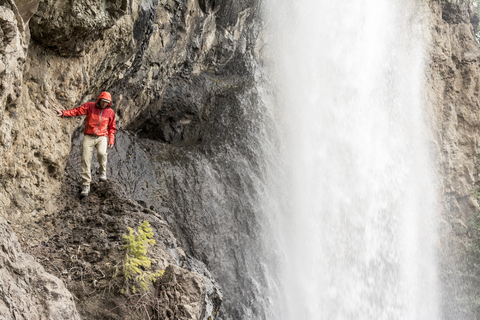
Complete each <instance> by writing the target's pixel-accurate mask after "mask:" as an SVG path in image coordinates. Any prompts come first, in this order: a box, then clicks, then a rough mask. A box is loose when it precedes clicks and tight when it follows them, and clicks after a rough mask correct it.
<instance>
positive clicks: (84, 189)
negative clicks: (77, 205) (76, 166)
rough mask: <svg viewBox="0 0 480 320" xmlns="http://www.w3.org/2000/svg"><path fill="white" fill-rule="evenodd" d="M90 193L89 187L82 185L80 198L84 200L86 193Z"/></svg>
mask: <svg viewBox="0 0 480 320" xmlns="http://www.w3.org/2000/svg"><path fill="white" fill-rule="evenodd" d="M89 192H90V185H89V184H87V185H83V186H82V192H81V193H80V197H82V198H85V197H86V196H88V193H89Z"/></svg>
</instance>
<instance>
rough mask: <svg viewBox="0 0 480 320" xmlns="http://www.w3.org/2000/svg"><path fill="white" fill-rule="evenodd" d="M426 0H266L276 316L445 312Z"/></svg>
mask: <svg viewBox="0 0 480 320" xmlns="http://www.w3.org/2000/svg"><path fill="white" fill-rule="evenodd" d="M425 6H426V4H424V3H423V1H415V0H391V1H377V0H345V1H332V0H297V1H288V0H275V1H274V0H270V1H266V9H265V15H266V21H267V25H268V27H267V29H268V32H267V37H266V38H267V39H268V40H267V43H268V46H269V49H268V50H269V55H268V56H269V57H270V62H271V68H270V78H271V79H273V81H274V83H275V84H274V86H273V87H274V88H275V89H274V90H275V99H274V100H275V102H273V104H274V106H273V108H274V109H275V117H276V119H277V120H276V121H277V122H278V126H279V128H280V131H281V137H282V141H283V152H282V153H283V155H284V157H283V165H284V168H283V169H284V172H283V176H282V177H283V178H281V179H279V180H281V181H282V186H281V189H282V194H283V195H284V196H283V197H282V199H279V201H280V202H281V206H280V207H281V208H282V209H281V210H278V211H275V212H266V215H267V216H268V219H269V227H270V228H271V232H270V233H269V237H271V239H269V241H272V242H275V243H276V247H277V251H276V252H277V254H278V257H279V258H278V260H274V261H275V262H274V264H275V265H273V262H272V263H270V267H271V268H276V270H277V285H276V287H277V295H276V297H275V298H274V300H273V301H274V302H272V310H273V311H272V313H273V314H272V316H271V317H272V318H273V319H275V320H279V319H285V320H294V319H295V320H313V319H325V320H332V319H356V320H358V319H376V320H378V319H389V320H391V319H409V320H411V319H439V308H438V295H439V293H438V288H437V287H438V284H437V282H438V279H437V271H436V250H435V245H436V213H437V212H438V205H437V199H436V185H435V181H434V172H435V171H434V168H433V162H434V161H433V159H432V151H431V148H430V146H429V144H428V139H427V132H428V127H427V124H426V120H425V114H424V100H423V97H422V93H423V86H424V78H425V65H424V64H425V58H426V54H425V48H426V43H425V42H426V41H425V39H424V32H425V30H426V27H425V26H424V25H423V23H424V22H423V21H424V20H425V19H426V18H425V14H424V12H425V11H426V8H425ZM278 174H281V173H278ZM267 264H268V263H267Z"/></svg>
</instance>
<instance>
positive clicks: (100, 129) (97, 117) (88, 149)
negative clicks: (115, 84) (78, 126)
mask: <svg viewBox="0 0 480 320" xmlns="http://www.w3.org/2000/svg"><path fill="white" fill-rule="evenodd" d="M111 105H112V96H111V95H110V93H108V92H102V93H101V94H100V96H99V97H98V99H97V102H87V103H84V104H83V105H81V106H80V107H77V108H75V109H71V110H63V111H62V110H59V109H57V108H55V111H56V112H57V117H62V118H63V117H76V116H82V115H85V114H86V115H87V118H86V119H85V130H84V132H83V134H84V137H83V144H82V191H81V193H80V195H81V197H82V198H83V197H86V196H87V195H88V193H89V192H90V182H91V181H92V173H91V169H90V167H91V164H92V157H93V151H94V149H95V148H97V155H98V163H99V164H100V169H99V173H100V177H99V178H100V181H106V180H107V144H108V148H109V149H111V148H113V144H114V142H115V132H116V131H117V128H116V126H115V113H114V112H113V110H112V109H111V108H110V106H111ZM107 136H108V141H107Z"/></svg>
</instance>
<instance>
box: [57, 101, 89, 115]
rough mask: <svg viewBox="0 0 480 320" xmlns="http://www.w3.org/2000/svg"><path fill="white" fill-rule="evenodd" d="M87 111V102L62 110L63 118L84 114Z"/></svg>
mask: <svg viewBox="0 0 480 320" xmlns="http://www.w3.org/2000/svg"><path fill="white" fill-rule="evenodd" d="M87 113H88V106H87V105H86V103H84V104H82V105H81V106H80V107H77V108H74V109H70V110H63V111H62V118H63V117H76V116H83V115H85V114H87Z"/></svg>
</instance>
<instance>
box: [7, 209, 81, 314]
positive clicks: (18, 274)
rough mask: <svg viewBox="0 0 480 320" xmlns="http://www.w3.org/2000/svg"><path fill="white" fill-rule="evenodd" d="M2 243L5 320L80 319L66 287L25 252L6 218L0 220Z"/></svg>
mask: <svg viewBox="0 0 480 320" xmlns="http://www.w3.org/2000/svg"><path fill="white" fill-rule="evenodd" d="M0 242H1V244H0V317H1V318H2V319H6V320H10V319H12V320H13V319H17V320H20V319H22V320H23V319H25V320H36V319H55V320H60V319H65V320H66V319H72V320H74V319H78V320H79V319H80V316H79V314H78V312H77V310H76V307H75V302H74V301H73V297H72V295H71V293H70V292H69V291H68V290H67V288H66V287H65V285H64V283H63V282H62V281H61V280H60V279H59V278H57V277H55V276H53V275H51V274H50V273H47V272H46V271H45V269H44V268H43V267H42V265H41V264H40V263H38V262H37V261H35V259H34V258H33V257H32V256H31V255H29V254H26V253H25V252H23V250H22V248H21V246H20V243H19V242H18V240H17V237H16V236H15V234H14V232H13V230H12V228H11V227H10V226H9V225H8V223H7V221H6V220H5V219H3V218H0Z"/></svg>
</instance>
